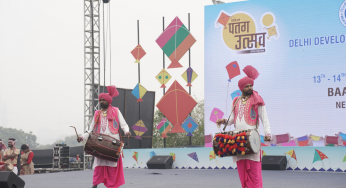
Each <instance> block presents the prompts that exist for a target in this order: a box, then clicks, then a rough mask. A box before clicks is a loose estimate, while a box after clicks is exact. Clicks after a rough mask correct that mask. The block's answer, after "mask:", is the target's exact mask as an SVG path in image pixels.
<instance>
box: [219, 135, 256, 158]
mask: <svg viewBox="0 0 346 188" xmlns="http://www.w3.org/2000/svg"><path fill="white" fill-rule="evenodd" d="M213 148H214V152H215V154H216V155H217V156H219V157H227V156H235V155H252V154H255V153H258V152H259V151H260V149H261V139H260V135H259V133H258V131H257V130H256V129H252V130H245V131H230V132H223V133H219V134H216V135H215V136H214V139H213Z"/></svg>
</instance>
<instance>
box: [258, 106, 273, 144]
mask: <svg viewBox="0 0 346 188" xmlns="http://www.w3.org/2000/svg"><path fill="white" fill-rule="evenodd" d="M258 116H259V118H260V119H261V121H262V124H263V128H264V133H265V136H266V138H267V139H266V140H268V139H269V140H270V138H271V131H270V125H269V120H268V115H267V110H266V107H265V106H259V107H258Z"/></svg>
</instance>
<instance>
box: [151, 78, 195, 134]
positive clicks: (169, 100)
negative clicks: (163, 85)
mask: <svg viewBox="0 0 346 188" xmlns="http://www.w3.org/2000/svg"><path fill="white" fill-rule="evenodd" d="M196 105H197V102H196V101H195V99H193V98H192V97H191V95H190V94H189V93H188V92H186V91H185V89H184V88H183V87H182V86H181V85H180V84H179V83H178V82H177V81H174V83H173V84H172V85H171V87H170V88H169V89H168V91H167V92H166V94H165V95H164V96H163V97H162V98H161V100H160V101H159V102H158V103H157V105H156V107H157V108H158V109H159V110H160V111H161V112H162V113H163V115H165V116H166V118H167V119H168V120H169V121H170V122H171V123H172V125H173V126H174V127H173V129H172V130H171V132H170V133H184V132H185V131H184V129H183V128H182V127H181V126H180V125H181V124H182V123H183V121H184V120H185V119H186V117H187V116H188V115H189V113H190V112H191V111H192V109H193V108H194V107H195V106H196Z"/></svg>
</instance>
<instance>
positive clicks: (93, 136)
mask: <svg viewBox="0 0 346 188" xmlns="http://www.w3.org/2000/svg"><path fill="white" fill-rule="evenodd" d="M123 147H124V143H122V142H121V141H119V140H117V139H115V138H113V137H111V136H108V135H105V134H99V133H90V135H89V138H88V140H87V142H86V144H85V147H84V151H85V153H87V154H89V155H92V156H94V157H97V158H100V159H104V160H108V161H113V162H117V161H118V159H119V157H120V154H121V152H122V150H123Z"/></svg>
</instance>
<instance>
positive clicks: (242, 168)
mask: <svg viewBox="0 0 346 188" xmlns="http://www.w3.org/2000/svg"><path fill="white" fill-rule="evenodd" d="M243 71H244V73H245V74H246V75H247V76H245V77H244V78H242V79H240V80H239V82H238V87H239V89H240V90H241V91H242V95H241V96H240V97H236V98H234V100H233V103H232V110H233V111H232V114H231V117H230V119H229V121H228V122H227V120H226V119H220V120H218V121H217V123H218V125H220V124H225V125H232V124H234V126H235V130H236V131H243V130H249V129H258V124H259V119H261V122H262V124H263V127H264V132H265V140H266V141H269V140H270V137H271V132H270V125H269V121H268V116H267V111H266V109H265V106H264V105H265V104H264V101H263V99H262V97H261V96H260V95H259V94H258V93H257V91H254V90H253V85H254V81H255V80H256V78H257V77H258V76H259V73H258V72H257V70H256V69H255V68H254V67H252V66H250V65H248V66H246V67H245V68H244V69H243ZM261 153H262V151H261V150H260V151H259V152H258V153H256V154H253V155H236V156H234V157H233V162H236V163H237V168H238V174H239V178H240V181H241V184H242V187H243V188H245V187H246V188H262V187H263V185H262V165H261V160H262V156H261Z"/></svg>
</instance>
